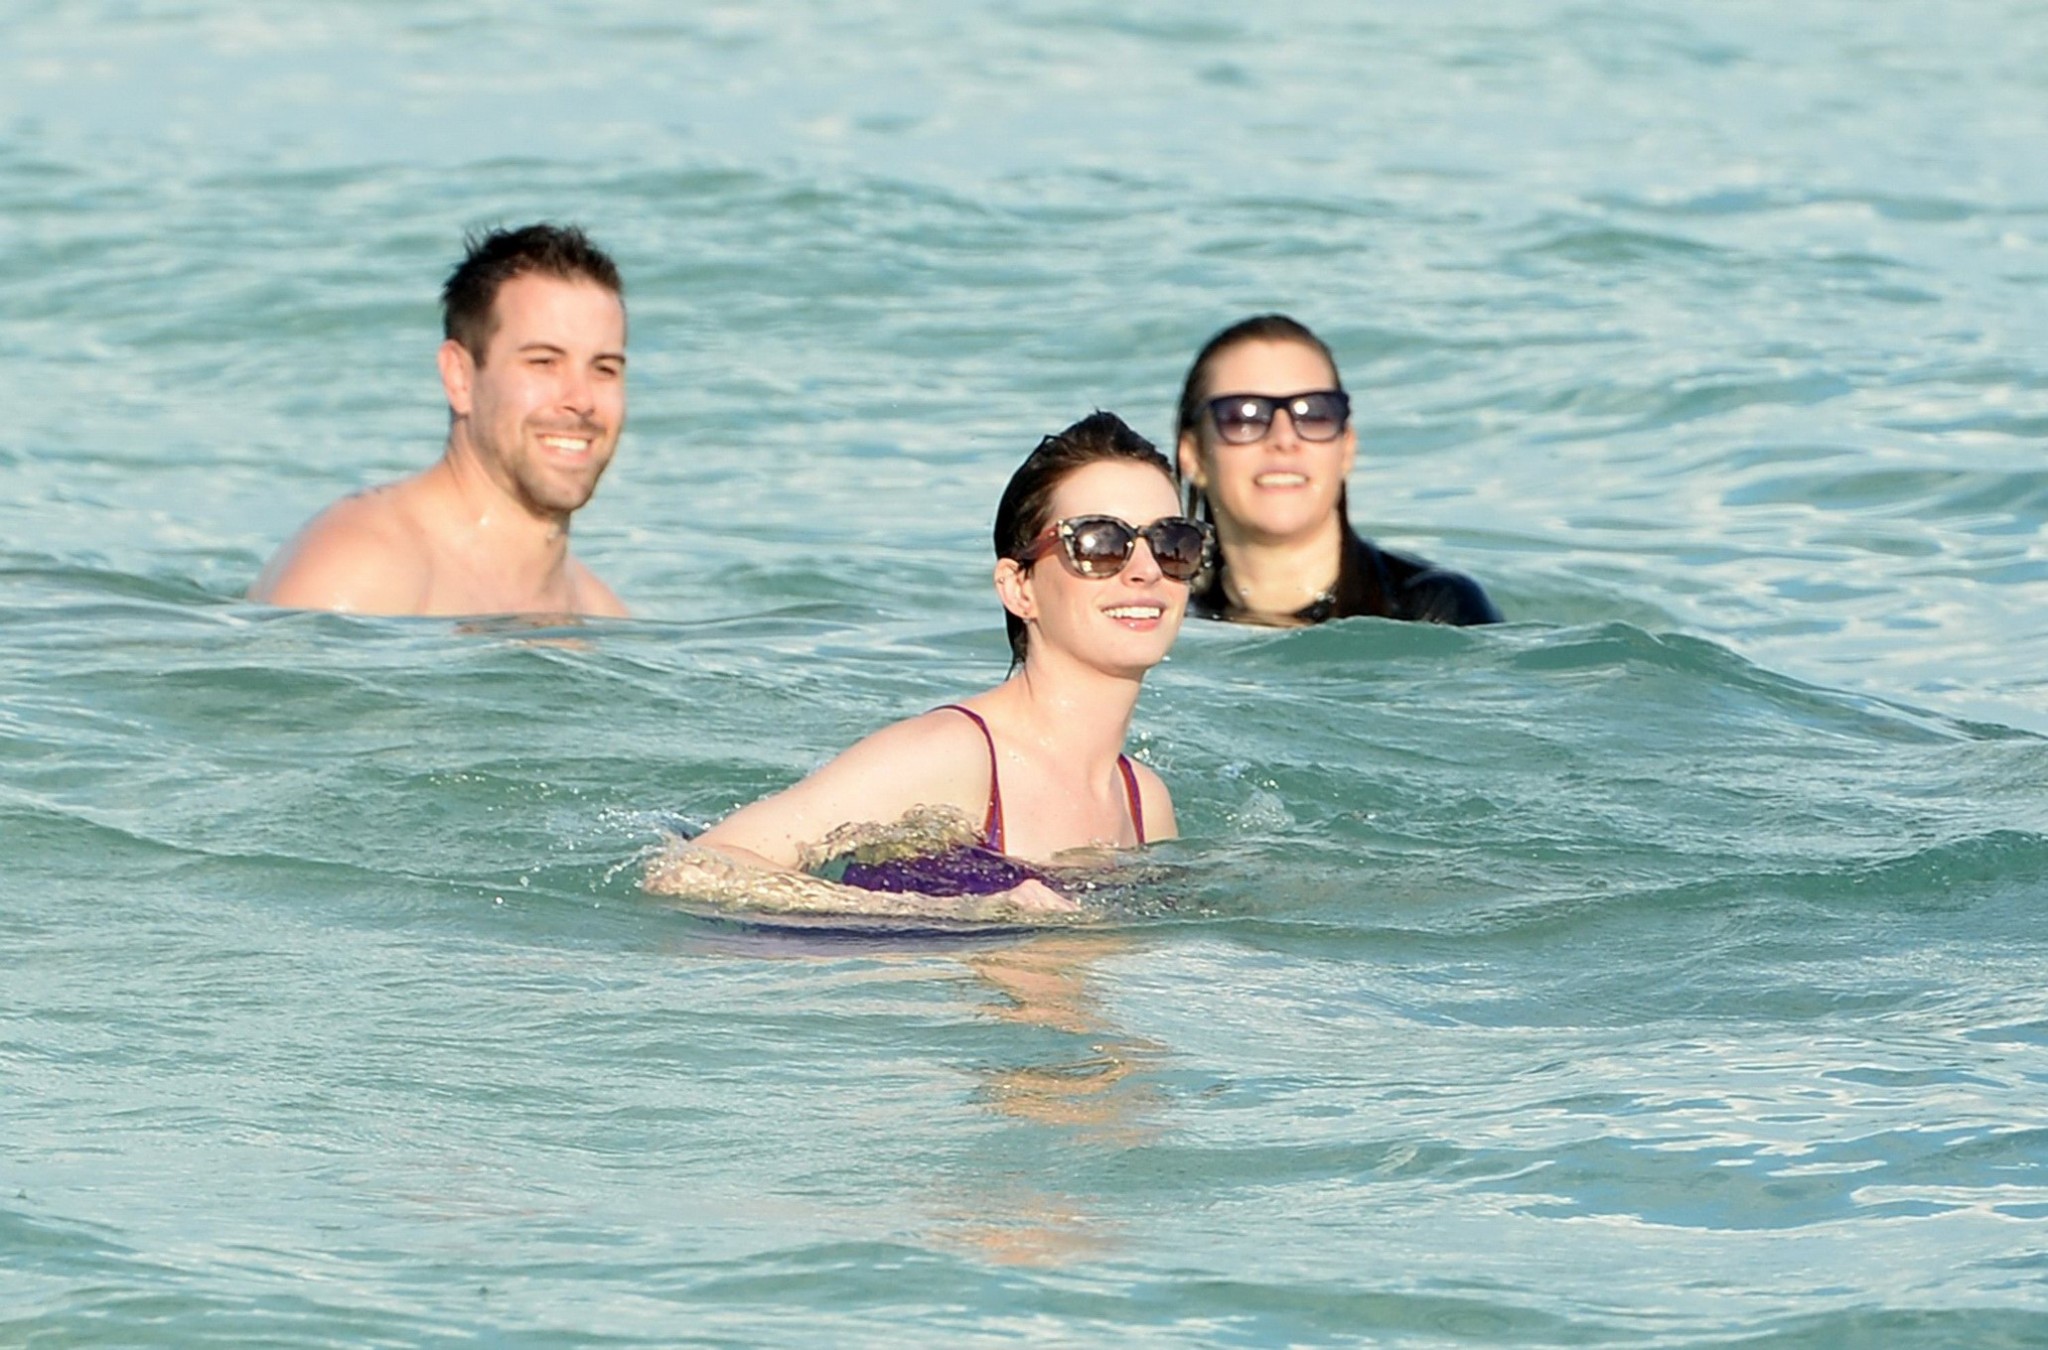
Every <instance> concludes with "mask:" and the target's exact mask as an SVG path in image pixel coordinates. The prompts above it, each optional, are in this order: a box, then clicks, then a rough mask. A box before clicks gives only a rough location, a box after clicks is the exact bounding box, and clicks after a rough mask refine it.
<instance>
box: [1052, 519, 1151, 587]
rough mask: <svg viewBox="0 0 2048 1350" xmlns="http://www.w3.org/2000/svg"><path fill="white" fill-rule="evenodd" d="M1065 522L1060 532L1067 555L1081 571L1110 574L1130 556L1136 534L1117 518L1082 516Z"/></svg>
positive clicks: (1120, 566) (1089, 573) (1118, 568)
mask: <svg viewBox="0 0 2048 1350" xmlns="http://www.w3.org/2000/svg"><path fill="white" fill-rule="evenodd" d="M1068 524H1069V528H1068V529H1067V530H1066V531H1065V532H1064V537H1065V539H1066V541H1067V557H1069V558H1070V559H1072V560H1073V563H1074V570H1075V571H1077V572H1079V573H1080V574H1081V575H1083V576H1088V577H1106V576H1113V575H1115V574H1116V573H1118V572H1120V571H1122V570H1123V566H1124V564H1125V563H1127V562H1129V561H1130V560H1131V549H1132V548H1133V547H1134V546H1135V545H1136V544H1137V542H1138V537H1137V535H1135V534H1133V533H1131V527H1130V526H1128V525H1126V524H1124V523H1123V522H1122V521H1121V520H1118V519H1116V518H1115V517H1114V516H1083V517H1081V518H1080V519H1078V520H1074V521H1070V522H1068Z"/></svg>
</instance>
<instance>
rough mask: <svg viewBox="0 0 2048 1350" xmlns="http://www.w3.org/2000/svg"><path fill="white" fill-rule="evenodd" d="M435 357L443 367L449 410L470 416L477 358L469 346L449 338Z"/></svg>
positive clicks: (443, 381) (444, 389) (444, 390)
mask: <svg viewBox="0 0 2048 1350" xmlns="http://www.w3.org/2000/svg"><path fill="white" fill-rule="evenodd" d="M434 359H435V361H436V362H438V363H439V365H440V367H441V390H442V392H443V393H445V394H447V395H448V411H449V412H451V413H453V414H455V415H456V416H457V417H467V416H469V410H470V402H471V400H470V396H471V393H472V391H473V390H474V389H475V388H476V358H475V357H473V356H471V355H470V354H469V348H467V347H465V346H463V345H462V344H461V343H460V342H458V341H456V340H455V339H454V338H449V339H448V340H447V341H446V342H443V343H442V344H441V350H440V351H438V352H436V353H435V354H434Z"/></svg>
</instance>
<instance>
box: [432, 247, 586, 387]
mask: <svg viewBox="0 0 2048 1350" xmlns="http://www.w3.org/2000/svg"><path fill="white" fill-rule="evenodd" d="M462 242H463V248H464V257H463V259H462V261H461V263H459V264H458V265H457V266H456V268H455V270H454V271H453V272H451V273H449V274H448V282H447V284H446V285H444V286H442V287H441V331H442V333H443V334H444V335H445V336H447V337H451V338H454V339H455V340H456V341H457V342H460V343H461V344H462V345H463V346H464V347H465V348H466V349H468V351H469V354H470V356H471V357H473V358H474V359H475V361H476V363H477V364H478V365H482V364H483V363H484V352H485V350H486V349H487V348H489V346H490V345H491V334H492V333H493V332H495V331H496V330H497V324H498V314H497V304H498V291H499V289H500V288H501V287H503V286H504V284H505V283H506V282H508V281H510V280H512V279H513V278H514V277H523V276H526V275H528V274H530V273H538V274H539V275H541V276H549V277H556V278H559V279H561V280H563V281H588V282H592V283H594V284H596V285H599V286H602V287H604V289H606V290H608V291H610V292H611V293H612V294H613V295H616V296H618V297H619V299H620V300H621V301H624V299H625V298H626V288H625V285H624V283H622V282H621V281H620V280H619V269H618V265H617V264H616V263H614V262H613V261H612V260H611V258H610V257H609V256H608V255H606V253H605V251H604V250H603V249H601V248H599V247H598V246H597V245H595V244H593V243H591V242H590V236H588V235H586V234H584V233H583V231H582V230H580V229H578V228H576V227H575V226H574V225H549V224H546V223H542V224H538V225H526V226H523V227H521V228H519V229H516V230H488V231H484V232H482V233H471V234H469V235H467V236H465V237H464V239H463V241H462Z"/></svg>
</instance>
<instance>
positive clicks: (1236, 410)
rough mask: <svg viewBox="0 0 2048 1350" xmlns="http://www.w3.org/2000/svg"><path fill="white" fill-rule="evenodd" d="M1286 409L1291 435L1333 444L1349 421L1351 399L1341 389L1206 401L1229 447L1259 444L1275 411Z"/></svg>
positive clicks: (1232, 396)
mask: <svg viewBox="0 0 2048 1350" xmlns="http://www.w3.org/2000/svg"><path fill="white" fill-rule="evenodd" d="M1280 408H1285V409H1287V417H1288V420H1289V421H1291V422H1293V423H1294V434H1295V435H1297V436H1299V437H1301V438H1302V439H1303V440H1305V441H1334V440H1336V439H1337V437H1338V436H1339V435H1340V434H1341V433H1342V432H1343V430H1344V424H1345V422H1347V421H1349V420H1350V418H1351V395H1349V394H1347V393H1345V392H1344V391H1343V390H1342V389H1316V390H1312V391H1310V392H1309V393H1306V394H1286V395H1283V396H1281V397H1279V398H1274V397H1270V396H1268V395H1266V394H1225V395H1224V396H1223V397H1222V398H1212V399H1210V400H1209V420H1210V421H1212V422H1214V423H1215V424H1216V434H1217V435H1218V436H1220V437H1222V438H1223V439H1224V440H1225V441H1228V442H1229V443H1230V444H1232V445H1250V444H1251V443H1252V442H1254V441H1262V440H1264V439H1265V438H1266V433H1267V432H1268V431H1271V430H1272V429H1273V413H1274V411H1275V410H1277V409H1280Z"/></svg>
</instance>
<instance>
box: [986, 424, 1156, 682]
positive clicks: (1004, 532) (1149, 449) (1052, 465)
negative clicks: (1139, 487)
mask: <svg viewBox="0 0 2048 1350" xmlns="http://www.w3.org/2000/svg"><path fill="white" fill-rule="evenodd" d="M1102 460H1127V461H1130V462H1132V463H1135V464H1148V465H1150V466H1151V467H1153V468H1155V469H1157V470H1159V472H1160V474H1161V475H1163V476H1164V477H1165V479H1166V481H1167V482H1169V483H1171V482H1172V481H1173V465H1172V464H1170V463H1169V462H1168V461H1167V458H1166V456H1165V455H1162V454H1160V453H1159V447H1158V446H1156V445H1154V444H1152V442H1150V441H1148V440H1146V439H1145V438H1144V437H1143V436H1140V435H1139V434H1138V433H1137V432H1135V431H1133V430H1131V428H1130V427H1129V426H1128V425H1127V424H1126V423H1125V422H1124V419H1123V418H1121V417H1118V416H1117V415H1116V414H1115V413H1110V412H1099V411H1098V412H1092V413H1090V414H1088V416H1086V417H1084V418H1082V419H1081V420H1080V421H1078V422H1076V423H1074V425H1072V426H1070V427H1068V428H1067V429H1066V430H1065V431H1061V432H1057V433H1055V434H1053V435H1051V436H1047V437H1046V438H1045V439H1044V440H1042V441H1040V442H1039V443H1038V448H1037V449H1035V450H1033V451H1032V452H1031V453H1030V454H1029V455H1028V456H1026V457H1025V460H1024V462H1023V463H1022V464H1020V465H1018V466H1017V472H1015V473H1013V474H1011V475H1010V484H1009V486H1008V487H1006V488H1004V489H1003V498H1002V500H1001V501H1000V502H997V503H996V525H995V545H996V557H998V558H1017V557H1021V556H1023V554H1024V551H1025V550H1026V549H1028V548H1030V547H1031V544H1032V541H1034V540H1036V539H1037V538H1038V536H1039V535H1040V534H1042V533H1044V531H1045V527H1046V526H1048V525H1050V524H1052V496H1053V493H1054V492H1056V491H1057V490H1058V489H1059V485H1060V484H1061V483H1063V482H1065V481H1066V479H1067V476H1068V475H1069V474H1071V473H1073V472H1074V471H1075V470H1076V469H1080V468H1085V467H1086V466H1088V465H1090V464H1094V463H1097V462H1099V461H1102ZM1003 618H1004V620H1005V621H1006V625H1007V627H1008V628H1009V632H1010V659H1011V664H1012V665H1015V664H1017V663H1019V662H1021V661H1023V659H1024V651H1025V648H1026V647H1027V646H1028V645H1029V644H1030V641H1031V631H1030V630H1029V629H1028V628H1026V627H1025V626H1024V621H1023V620H1022V619H1020V618H1018V617H1017V616H1016V615H1014V614H1011V613H1009V612H1007V611H1005V612H1004V615H1003Z"/></svg>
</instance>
